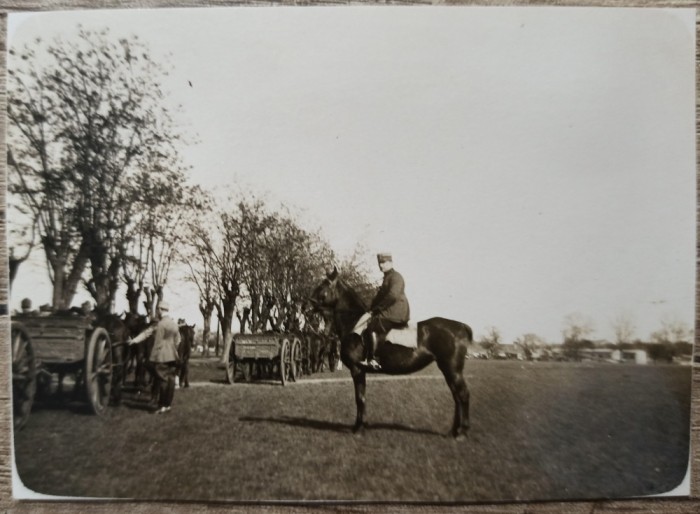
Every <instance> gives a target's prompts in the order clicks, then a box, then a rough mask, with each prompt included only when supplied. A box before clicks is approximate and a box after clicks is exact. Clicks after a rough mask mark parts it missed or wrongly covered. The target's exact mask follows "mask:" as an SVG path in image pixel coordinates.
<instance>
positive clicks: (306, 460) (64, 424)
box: [15, 360, 691, 502]
mask: <svg viewBox="0 0 700 514" xmlns="http://www.w3.org/2000/svg"><path fill="white" fill-rule="evenodd" d="M223 373H224V372H223V371H221V370H218V369H216V367H215V364H214V363H213V362H212V361H204V360H200V361H196V360H195V361H193V366H192V373H191V377H192V379H193V381H194V382H195V383H194V384H193V387H191V388H189V389H186V390H178V391H177V392H176V398H175V404H174V407H173V410H172V412H170V413H169V414H166V415H162V416H161V415H152V414H149V413H148V412H147V411H146V410H145V409H144V405H143V402H141V401H137V400H135V399H133V400H130V401H127V402H126V404H125V405H123V406H122V407H119V408H113V409H110V412H109V413H108V415H107V416H106V418H104V419H99V418H96V417H94V416H91V415H89V414H87V409H85V408H83V407H82V406H81V405H80V404H78V403H75V404H69V405H65V404H62V405H37V406H36V408H35V410H34V411H33V413H32V416H31V417H30V420H29V422H28V424H27V426H26V427H25V429H24V430H23V431H21V432H20V433H18V434H16V435H15V451H16V464H17V469H18V472H19V475H20V477H21V478H22V480H23V482H24V484H25V486H26V487H28V488H30V489H33V490H35V491H37V492H41V493H45V494H54V495H72V496H91V497H119V498H139V499H165V498H167V499H190V500H236V501H265V500H290V501H298V500H314V499H317V500H355V501H381V500H388V501H411V502H413V501H423V502H433V501H439V502H481V501H488V502H493V501H509V500H536V499H552V500H555V499H593V498H621V497H631V496H642V495H649V494H658V493H662V492H665V491H668V490H670V489H673V488H674V487H676V486H677V485H679V484H680V482H681V481H682V479H683V477H684V475H685V472H686V467H687V464H688V452H689V444H688V443H689V428H690V419H689V413H690V383H691V369H690V368H689V367H679V366H634V365H629V366H628V365H605V364H597V365H594V364H573V363H527V362H511V361H503V362H494V361H467V363H466V369H465V373H466V375H467V379H468V383H469V386H470V389H471V393H472V412H471V419H472V430H471V433H470V437H469V438H468V439H467V440H465V441H460V442H455V441H454V440H452V439H451V438H449V437H446V436H445V434H447V432H448V430H449V428H450V423H451V419H452V400H451V396H450V394H449V391H448V389H447V387H446V385H445V384H444V382H443V380H442V378H441V376H440V375H439V372H438V371H437V369H435V368H434V367H432V366H431V367H429V368H428V369H426V370H424V371H423V372H421V373H419V374H416V375H412V376H410V377H392V378H389V377H382V376H378V377H371V378H369V381H368V386H367V393H368V411H367V420H368V422H369V428H368V430H367V431H366V432H365V433H364V435H362V436H353V435H352V434H351V432H350V427H351V424H352V422H353V421H354V415H355V405H354V396H353V388H352V383H351V381H350V378H349V376H348V374H347V372H346V371H341V372H336V373H323V374H317V375H314V376H313V377H310V378H309V379H305V380H303V381H302V382H299V383H296V384H291V385H288V386H287V387H282V386H281V385H280V384H276V383H257V384H255V383H254V384H236V385H233V386H231V385H224V384H223V383H222V379H223Z"/></svg>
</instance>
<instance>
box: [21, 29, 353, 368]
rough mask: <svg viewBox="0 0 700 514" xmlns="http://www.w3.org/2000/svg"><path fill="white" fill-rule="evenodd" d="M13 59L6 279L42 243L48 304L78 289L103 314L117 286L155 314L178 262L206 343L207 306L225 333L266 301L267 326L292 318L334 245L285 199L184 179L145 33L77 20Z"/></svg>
mask: <svg viewBox="0 0 700 514" xmlns="http://www.w3.org/2000/svg"><path fill="white" fill-rule="evenodd" d="M10 61H11V62H10V65H9V67H8V68H9V70H10V71H9V80H8V120H9V126H8V164H9V170H10V173H9V192H10V197H9V206H10V209H11V213H12V214H11V216H10V220H11V223H12V225H11V241H12V242H13V247H12V248H11V254H10V260H11V269H12V270H13V273H12V277H11V278H14V275H15V273H16V272H17V270H18V267H19V265H20V264H21V262H22V261H23V260H24V259H26V257H27V256H28V255H29V252H30V251H31V250H32V248H34V247H35V246H40V247H41V249H42V250H43V252H44V255H45V258H46V264H47V268H48V271H49V277H50V280H51V283H52V285H53V298H52V307H53V309H54V310H62V309H67V308H69V307H70V306H71V304H72V302H73V298H74V296H75V294H76V292H77V290H78V288H79V287H81V286H82V287H84V288H86V290H87V291H88V292H89V293H90V295H91V296H92V297H93V299H94V301H95V304H96V309H97V310H98V312H99V313H103V314H106V313H109V312H111V311H112V309H113V306H114V304H115V299H116V296H117V294H118V293H119V292H122V291H123V292H124V293H125V297H126V300H127V304H128V306H129V311H130V312H132V313H138V312H139V310H140V307H141V306H143V307H144V308H145V311H146V314H148V315H151V314H152V313H153V312H155V307H156V305H157V303H158V302H159V301H161V300H162V298H163V291H164V287H165V285H166V284H167V282H168V279H169V277H170V275H171V271H172V269H173V268H174V267H176V266H183V268H184V269H185V270H186V275H187V277H188V279H189V280H190V281H191V282H192V283H193V284H195V285H196V288H197V289H198V291H199V298H198V299H196V298H193V300H192V301H193V303H195V302H196V303H198V305H199V310H200V312H201V313H202V316H203V320H204V334H203V336H204V340H205V341H206V340H207V339H208V336H209V332H210V320H211V318H212V315H213V314H215V315H216V317H217V319H218V320H219V322H220V326H221V327H222V331H223V335H224V340H225V341H226V343H228V344H230V341H231V327H232V321H233V317H234V315H238V316H239V319H240V321H241V322H242V323H243V322H244V320H245V321H247V322H248V323H249V329H250V330H253V331H257V330H259V329H261V328H262V327H263V326H264V325H265V323H266V321H267V320H269V319H270V316H269V314H270V311H271V310H272V309H275V310H276V316H275V317H274V320H275V321H274V325H275V326H274V327H273V328H276V329H280V330H291V329H293V328H294V326H295V324H298V322H299V319H300V317H301V314H302V312H303V311H304V309H305V305H304V302H305V299H306V298H307V297H308V296H309V294H310V292H311V289H312V287H314V286H315V285H316V282H317V281H318V278H319V277H320V276H322V274H323V273H324V272H325V271H326V269H327V267H328V265H329V263H332V262H334V261H335V260H336V259H335V255H334V252H333V250H332V249H331V248H330V246H329V244H328V243H327V242H326V241H325V240H324V239H323V237H322V235H321V234H320V232H319V231H308V230H306V229H304V228H302V227H301V226H300V223H299V222H298V221H297V219H296V217H295V216H294V215H293V213H291V212H290V211H289V210H288V209H286V208H285V207H284V206H280V207H273V206H271V204H270V203H269V202H266V201H264V200H263V199H260V198H257V197H255V196H253V195H251V194H243V193H238V194H234V193H231V194H229V195H228V196H226V197H223V198H222V197H219V196H214V195H213V194H209V193H207V192H205V191H203V190H202V189H201V188H199V187H198V186H196V185H188V183H187V174H188V171H189V170H188V169H187V168H186V167H185V166H184V165H183V159H182V155H181V153H180V151H181V148H183V145H185V144H187V143H189V141H186V140H185V139H184V138H183V136H182V134H180V133H179V132H178V130H177V128H176V127H177V125H176V123H175V121H174V118H173V116H174V114H175V113H173V112H171V111H169V110H168V109H167V108H166V104H165V103H164V98H165V97H166V93H165V91H164V90H163V86H162V83H163V79H164V78H165V77H166V76H167V75H168V72H169V70H168V68H167V67H166V66H165V65H163V64H161V61H158V62H156V61H155V60H153V59H152V58H151V57H150V56H149V52H148V49H147V48H146V47H145V46H144V45H143V44H142V43H141V42H140V41H139V40H138V38H136V37H134V38H131V39H128V40H127V39H119V40H116V41H115V40H114V39H113V38H111V37H110V34H109V32H108V31H107V30H104V31H101V32H96V31H90V30H85V29H80V31H79V34H78V37H77V39H76V40H71V41H65V40H55V41H52V42H51V43H49V44H45V43H44V42H43V41H41V40H37V41H35V42H34V44H33V45H32V46H31V48H29V47H24V48H22V49H19V50H18V49H14V48H13V49H11V50H10ZM357 262H358V259H356V258H355V257H354V256H353V257H350V258H349V259H347V260H346V261H345V262H341V263H340V265H341V267H342V269H343V272H344V273H345V275H346V276H347V277H349V278H351V279H353V281H354V282H355V283H357V282H362V281H364V274H363V272H362V270H361V268H360V266H359V265H358V264H357ZM147 284H148V285H147ZM237 305H238V306H239V308H238V309H237V308H236V307H237ZM205 346H206V345H205ZM227 355H228V352H227V351H224V356H225V357H226V356H227Z"/></svg>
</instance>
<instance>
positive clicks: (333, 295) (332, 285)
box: [309, 268, 340, 313]
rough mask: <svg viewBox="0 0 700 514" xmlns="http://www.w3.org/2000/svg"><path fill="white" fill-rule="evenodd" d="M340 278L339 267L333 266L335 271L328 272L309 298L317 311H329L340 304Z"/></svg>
mask: <svg viewBox="0 0 700 514" xmlns="http://www.w3.org/2000/svg"><path fill="white" fill-rule="evenodd" d="M339 280H340V279H339V277H338V269H337V268H333V271H330V272H328V273H327V274H326V278H324V279H323V281H321V283H320V284H319V285H318V286H316V289H314V291H313V293H311V297H310V298H309V303H311V305H312V306H313V309H314V310H315V311H316V312H320V313H328V312H330V311H331V310H333V309H334V308H335V307H336V305H337V304H338V282H339Z"/></svg>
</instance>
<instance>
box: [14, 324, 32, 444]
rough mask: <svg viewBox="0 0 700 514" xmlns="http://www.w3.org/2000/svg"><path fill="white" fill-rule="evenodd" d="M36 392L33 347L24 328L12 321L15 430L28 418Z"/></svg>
mask: <svg viewBox="0 0 700 514" xmlns="http://www.w3.org/2000/svg"><path fill="white" fill-rule="evenodd" d="M35 393H36V360H35V358H34V347H33V346H32V340H31V339H30V337H29V334H28V333H27V331H26V329H25V328H24V327H23V326H22V325H21V324H19V323H12V410H13V415H14V427H15V430H19V429H21V428H22V427H23V426H24V425H25V424H26V423H27V420H28V419H29V413H30V412H31V410H32V403H33V402H34V394H35Z"/></svg>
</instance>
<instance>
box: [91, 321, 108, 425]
mask: <svg viewBox="0 0 700 514" xmlns="http://www.w3.org/2000/svg"><path fill="white" fill-rule="evenodd" d="M85 388H86V390H87V395H88V401H89V402H90V405H91V406H92V410H93V411H94V412H95V414H97V415H98V416H99V415H102V414H104V413H105V411H106V410H107V406H108V405H109V394H110V391H111V388H112V343H111V342H110V340H109V335H108V334H107V331H106V330H105V329H104V328H96V329H95V330H94V331H93V332H92V335H91V336H90V340H89V341H88V343H87V351H86V352H85Z"/></svg>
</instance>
